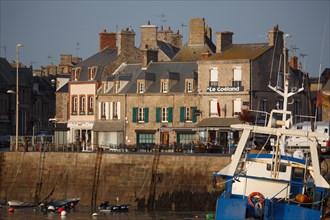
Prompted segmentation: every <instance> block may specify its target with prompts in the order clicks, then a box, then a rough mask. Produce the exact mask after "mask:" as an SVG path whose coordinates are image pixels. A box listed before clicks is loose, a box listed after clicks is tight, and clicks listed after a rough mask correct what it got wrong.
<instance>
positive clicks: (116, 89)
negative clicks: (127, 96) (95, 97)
mask: <svg viewBox="0 0 330 220" xmlns="http://www.w3.org/2000/svg"><path fill="white" fill-rule="evenodd" d="M119 88H120V82H119V81H116V82H115V83H114V89H115V93H118V92H119Z"/></svg>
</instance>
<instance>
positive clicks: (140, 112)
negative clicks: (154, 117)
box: [138, 108, 144, 122]
mask: <svg viewBox="0 0 330 220" xmlns="http://www.w3.org/2000/svg"><path fill="white" fill-rule="evenodd" d="M138 121H139V122H143V121H144V109H143V108H138Z"/></svg>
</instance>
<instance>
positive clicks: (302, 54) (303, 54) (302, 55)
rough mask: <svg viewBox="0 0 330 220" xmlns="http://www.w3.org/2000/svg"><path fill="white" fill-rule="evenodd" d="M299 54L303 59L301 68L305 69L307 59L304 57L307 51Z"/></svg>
mask: <svg viewBox="0 0 330 220" xmlns="http://www.w3.org/2000/svg"><path fill="white" fill-rule="evenodd" d="M299 56H301V57H302V58H303V59H304V65H303V70H305V67H306V60H307V58H305V57H307V56H308V54H307V53H300V54H299Z"/></svg>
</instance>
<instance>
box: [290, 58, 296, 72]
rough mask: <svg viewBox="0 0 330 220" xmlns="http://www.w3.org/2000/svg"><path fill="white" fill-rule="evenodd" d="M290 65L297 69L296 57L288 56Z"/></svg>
mask: <svg viewBox="0 0 330 220" xmlns="http://www.w3.org/2000/svg"><path fill="white" fill-rule="evenodd" d="M290 67H291V69H293V70H298V57H296V56H290Z"/></svg>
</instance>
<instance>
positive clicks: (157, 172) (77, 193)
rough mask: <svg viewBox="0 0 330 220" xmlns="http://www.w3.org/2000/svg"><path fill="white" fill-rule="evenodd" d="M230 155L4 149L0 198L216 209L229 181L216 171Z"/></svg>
mask: <svg viewBox="0 0 330 220" xmlns="http://www.w3.org/2000/svg"><path fill="white" fill-rule="evenodd" d="M229 162H230V157H225V156H219V155H212V154H205V155H202V156H201V155H194V154H179V155H178V154H176V155H174V154H159V153H145V154H142V153H138V154H134V153H121V154H119V153H118V154H112V153H102V152H97V153H95V152H94V153H81V152H80V153H77V152H4V153H0V199H4V200H6V201H9V200H22V201H26V202H36V203H37V202H42V201H45V200H46V199H47V200H52V199H53V200H60V199H64V198H75V197H79V198H81V200H80V202H79V205H81V206H90V207H97V206H98V205H99V204H100V203H101V202H104V201H109V203H117V202H118V203H129V204H130V205H131V207H132V208H138V209H143V208H150V209H157V210H161V209H165V210H166V209H167V210H205V211H208V210H214V209H215V206H216V199H217V197H218V196H219V195H220V194H221V192H222V190H223V184H221V183H219V182H218V183H216V182H215V181H214V178H213V177H212V174H213V173H215V172H218V171H219V170H220V169H222V168H223V167H225V166H226V165H227V164H228V163H229Z"/></svg>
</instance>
